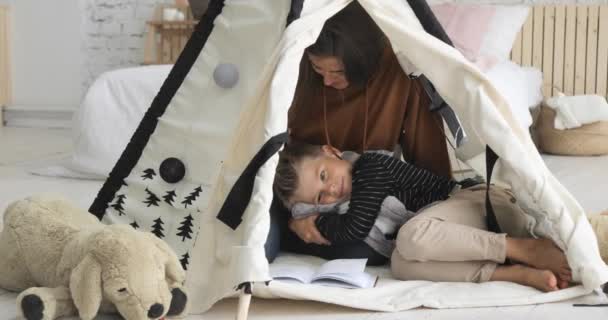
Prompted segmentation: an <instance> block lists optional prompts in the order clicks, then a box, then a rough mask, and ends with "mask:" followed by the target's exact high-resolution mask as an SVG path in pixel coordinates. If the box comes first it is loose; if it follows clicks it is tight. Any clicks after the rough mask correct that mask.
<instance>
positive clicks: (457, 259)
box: [391, 187, 530, 282]
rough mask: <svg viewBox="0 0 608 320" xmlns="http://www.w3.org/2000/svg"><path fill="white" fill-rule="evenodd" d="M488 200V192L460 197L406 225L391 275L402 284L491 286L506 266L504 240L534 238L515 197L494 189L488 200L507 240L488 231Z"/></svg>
mask: <svg viewBox="0 0 608 320" xmlns="http://www.w3.org/2000/svg"><path fill="white" fill-rule="evenodd" d="M485 195H486V191H485V187H475V188H471V189H466V190H460V191H457V192H456V193H454V194H453V195H452V196H450V198H449V199H447V200H445V201H442V202H439V203H437V204H435V205H432V206H430V207H428V208H426V209H423V210H422V212H421V213H420V214H418V215H417V216H416V217H415V218H413V219H411V220H410V221H408V222H407V223H406V224H405V225H403V226H402V227H401V229H400V230H399V234H398V236H397V241H396V248H395V250H394V251H393V255H392V257H391V270H392V272H393V275H394V276H395V277H396V278H398V279H401V280H430V281H458V282H485V281H489V280H490V278H491V277H492V274H493V273H494V270H495V269H496V267H497V265H499V264H502V263H504V262H505V258H506V235H507V234H508V235H509V236H513V237H530V235H529V233H528V232H527V228H526V225H527V223H528V221H529V218H528V217H527V216H526V215H525V214H524V213H523V211H522V210H521V209H520V208H519V206H518V205H517V201H516V200H515V198H514V197H513V195H512V194H511V193H510V192H508V191H506V190H504V189H501V188H498V187H492V188H491V192H490V197H491V199H492V206H493V208H494V212H495V213H496V219H497V220H498V223H499V225H500V227H501V229H502V231H503V232H506V234H497V233H492V232H489V231H486V230H487V226H486V209H485Z"/></svg>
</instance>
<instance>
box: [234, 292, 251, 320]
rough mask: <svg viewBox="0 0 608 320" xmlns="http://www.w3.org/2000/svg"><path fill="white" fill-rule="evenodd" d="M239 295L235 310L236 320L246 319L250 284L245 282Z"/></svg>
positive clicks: (249, 302)
mask: <svg viewBox="0 0 608 320" xmlns="http://www.w3.org/2000/svg"><path fill="white" fill-rule="evenodd" d="M241 290H242V291H241V294H240V295H239V305H238V307H237V312H236V320H247V316H248V314H249V306H250V305H251V284H249V283H248V284H246V285H244V286H243V289H241Z"/></svg>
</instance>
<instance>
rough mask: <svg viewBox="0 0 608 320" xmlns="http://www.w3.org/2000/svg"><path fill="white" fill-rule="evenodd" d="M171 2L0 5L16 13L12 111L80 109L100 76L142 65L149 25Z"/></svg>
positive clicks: (80, 0) (15, 1) (61, 0)
mask: <svg viewBox="0 0 608 320" xmlns="http://www.w3.org/2000/svg"><path fill="white" fill-rule="evenodd" d="M168 1H169V0H69V1H68V0H53V1H47V0H0V4H9V5H11V11H12V24H13V25H12V30H13V35H12V44H11V46H12V63H11V65H12V77H13V102H12V104H11V105H13V106H26V107H28V106H33V107H46V106H49V107H68V108H76V107H77V106H78V105H79V103H80V100H81V99H82V97H83V95H84V93H85V92H86V88H88V86H89V85H90V84H91V82H92V81H93V79H95V78H96V77H97V76H98V75H99V74H101V73H102V72H104V71H108V70H113V69H117V68H124V67H129V66H135V65H139V64H141V63H142V62H143V46H144V31H145V21H146V20H148V19H149V18H150V17H151V16H152V13H153V11H154V8H155V6H156V5H157V4H158V3H163V2H168Z"/></svg>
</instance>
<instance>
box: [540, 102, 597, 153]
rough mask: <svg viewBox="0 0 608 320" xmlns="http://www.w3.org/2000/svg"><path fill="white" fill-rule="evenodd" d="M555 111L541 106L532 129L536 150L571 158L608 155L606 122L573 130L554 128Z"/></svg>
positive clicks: (590, 124)
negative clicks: (570, 156)
mask: <svg viewBox="0 0 608 320" xmlns="http://www.w3.org/2000/svg"><path fill="white" fill-rule="evenodd" d="M554 120H555V111H554V110H553V109H551V108H550V107H547V106H545V105H541V108H540V114H539V115H538V119H537V120H536V123H535V125H534V127H533V131H534V132H533V135H534V136H535V138H536V142H537V144H538V148H539V149H540V150H541V151H543V152H546V153H552V154H559V155H572V156H594V155H603V154H608V121H598V122H594V123H589V124H586V125H583V126H581V127H578V128H574V129H566V130H558V129H555V127H554V123H555V122H554Z"/></svg>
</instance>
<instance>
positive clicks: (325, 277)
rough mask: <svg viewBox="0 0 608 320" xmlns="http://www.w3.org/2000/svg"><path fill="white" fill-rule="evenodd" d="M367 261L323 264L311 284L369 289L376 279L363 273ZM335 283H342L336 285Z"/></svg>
mask: <svg viewBox="0 0 608 320" xmlns="http://www.w3.org/2000/svg"><path fill="white" fill-rule="evenodd" d="M366 263H367V259H337V260H331V261H328V262H326V263H324V264H323V265H322V266H321V267H320V268H319V271H317V273H316V274H315V275H314V277H313V278H312V280H311V282H314V283H315V284H320V285H328V286H339V287H347V288H371V287H373V286H374V284H375V282H376V277H375V276H372V275H370V274H368V273H366V272H365V264H366ZM336 281H341V282H344V283H343V284H337V283H336Z"/></svg>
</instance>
